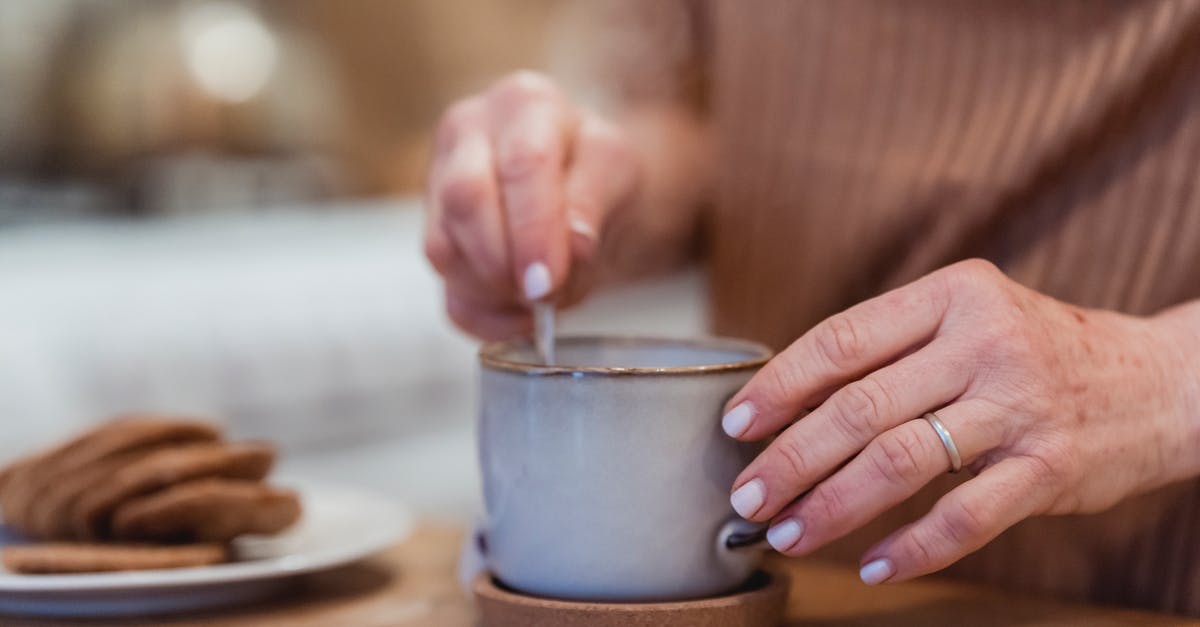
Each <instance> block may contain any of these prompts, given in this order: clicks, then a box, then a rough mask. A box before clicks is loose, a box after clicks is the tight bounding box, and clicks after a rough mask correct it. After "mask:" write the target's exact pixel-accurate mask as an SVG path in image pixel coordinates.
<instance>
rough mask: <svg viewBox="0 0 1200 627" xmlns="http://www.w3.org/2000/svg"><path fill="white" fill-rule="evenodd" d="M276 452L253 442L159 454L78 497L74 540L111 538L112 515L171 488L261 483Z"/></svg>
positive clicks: (166, 450)
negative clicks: (215, 481)
mask: <svg viewBox="0 0 1200 627" xmlns="http://www.w3.org/2000/svg"><path fill="white" fill-rule="evenodd" d="M274 461H275V451H274V449H272V448H271V447H270V446H268V445H266V444H259V443H254V442H240V443H220V442H218V443H211V444H192V445H188V446H178V447H171V448H163V449H159V450H156V451H154V452H152V453H150V454H148V455H146V456H144V457H142V458H141V459H138V460H136V461H134V462H133V463H131V464H129V465H127V466H125V467H123V468H121V469H119V470H117V471H116V472H115V473H113V474H112V475H111V477H110V478H109V479H108V480H107V481H104V482H103V483H100V484H99V485H97V486H95V487H94V489H92V490H90V491H89V492H88V493H86V494H84V495H82V496H80V497H79V499H78V500H77V501H76V502H75V506H74V507H73V508H72V510H71V512H70V519H71V525H72V528H73V530H74V532H75V535H76V537H78V538H81V539H88V540H93V539H97V538H103V537H106V536H107V532H108V523H109V516H110V515H111V514H112V512H113V510H114V509H116V508H117V507H118V506H119V505H121V504H122V503H124V502H125V501H127V500H129V499H131V498H135V497H138V496H142V495H144V494H149V493H151V492H154V491H156V490H161V489H163V488H166V487H168V486H171V485H174V484H177V483H181V482H185V481H190V480H192V479H200V478H204V477H223V478H229V479H249V480H254V481H257V480H259V479H262V478H263V477H265V476H266V475H267V473H268V472H269V471H270V470H271V464H272V463H274Z"/></svg>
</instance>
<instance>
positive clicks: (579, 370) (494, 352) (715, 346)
mask: <svg viewBox="0 0 1200 627" xmlns="http://www.w3.org/2000/svg"><path fill="white" fill-rule="evenodd" d="M555 341H556V342H558V343H560V344H561V343H563V342H568V343H572V344H622V345H628V344H639V345H645V344H658V345H660V346H674V347H683V348H699V349H705V350H727V351H742V352H746V353H750V354H751V355H754V357H751V358H748V359H743V360H740V361H731V362H727V363H721V364H702V365H698V366H662V367H646V366H636V367H621V366H569V365H553V366H551V365H546V364H535V363H528V362H523V361H515V360H513V359H507V358H505V357H504V355H505V354H506V353H509V352H511V351H512V350H514V349H516V348H518V347H525V348H530V347H532V346H533V342H532V341H531V340H530V339H529V338H523V337H519V338H512V339H508V340H499V341H495V342H488V343H487V344H484V345H483V346H482V347H480V349H479V363H480V365H481V366H483V367H484V368H488V369H491V370H500V371H507V372H518V373H522V374H528V375H538V376H546V375H570V376H588V375H591V376H628V375H659V376H662V375H695V374H712V373H720V372H737V371H741V370H754V369H757V368H760V367H762V366H763V364H766V363H767V362H768V361H769V360H770V359H771V357H773V356H774V355H775V351H773V350H771V349H770V348H769V347H767V346H766V345H764V344H760V343H759V342H753V341H751V340H743V339H738V338H731V337H715V336H701V337H692V338H681V337H662V336H650V335H567V336H562V337H559V338H556V340H555Z"/></svg>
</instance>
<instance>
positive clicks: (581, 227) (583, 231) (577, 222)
mask: <svg viewBox="0 0 1200 627" xmlns="http://www.w3.org/2000/svg"><path fill="white" fill-rule="evenodd" d="M567 223H568V224H569V225H570V226H571V231H572V232H574V233H578V234H580V235H582V236H584V237H586V238H588V239H597V237H598V236H597V235H596V229H593V228H592V225H590V224H588V223H587V220H584V219H583V218H581V217H579V216H571V218H570V219H569V220H568V221H567Z"/></svg>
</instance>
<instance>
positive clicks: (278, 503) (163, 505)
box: [112, 479, 300, 542]
mask: <svg viewBox="0 0 1200 627" xmlns="http://www.w3.org/2000/svg"><path fill="white" fill-rule="evenodd" d="M299 517H300V499H299V498H298V497H297V496H296V493H295V492H293V491H291V490H283V489H279V488H274V487H271V486H269V485H266V484H262V483H257V482H253V481H234V480H229V479H203V480H200V481H192V482H189V483H181V484H179V485H176V486H172V487H170V488H167V489H165V490H163V491H161V492H157V493H155V494H151V495H149V496H144V497H142V498H139V499H134V500H132V501H129V502H127V503H125V504H123V505H121V506H120V507H119V508H117V511H116V512H114V513H113V517H112V531H113V535H114V537H116V538H118V539H121V540H134V539H136V540H139V541H199V542H228V541H230V540H232V539H234V538H236V537H237V536H240V535H243V534H248V533H253V534H270V533H278V532H280V531H282V530H283V529H285V528H287V527H288V526H289V525H291V524H292V523H294V522H295V521H296V519H297V518H299Z"/></svg>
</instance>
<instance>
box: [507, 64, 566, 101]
mask: <svg viewBox="0 0 1200 627" xmlns="http://www.w3.org/2000/svg"><path fill="white" fill-rule="evenodd" d="M495 93H496V95H498V96H499V97H501V98H513V99H529V98H545V97H554V96H557V94H558V89H557V88H556V87H555V86H554V81H552V80H550V78H549V77H547V76H546V75H545V74H542V73H541V72H535V71H533V70H518V71H516V72H513V73H511V74H509V75H508V76H505V77H504V78H502V79H500V80H499V81H497V82H496V86H495Z"/></svg>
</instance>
